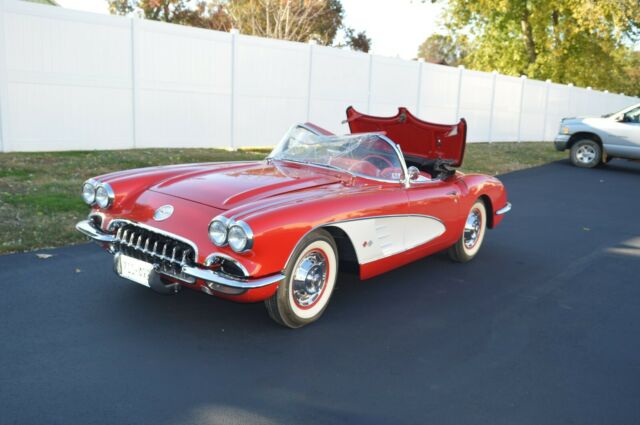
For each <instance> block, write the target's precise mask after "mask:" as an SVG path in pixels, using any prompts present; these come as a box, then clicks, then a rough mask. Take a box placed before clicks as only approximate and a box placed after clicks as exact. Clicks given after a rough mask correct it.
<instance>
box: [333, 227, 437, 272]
mask: <svg viewBox="0 0 640 425" xmlns="http://www.w3.org/2000/svg"><path fill="white" fill-rule="evenodd" d="M331 225H332V226H336V227H339V228H340V229H342V230H344V231H345V233H346V234H347V235H348V236H349V238H350V239H351V242H352V243H353V246H354V248H355V251H356V255H357V256H358V263H360V264H366V263H370V262H372V261H376V260H379V259H381V258H385V257H389V256H391V255H394V254H398V253H400V252H403V251H406V250H408V249H411V248H414V247H416V246H418V245H422V244H425V243H427V242H429V241H431V240H433V239H435V238H437V237H438V236H440V235H442V234H443V233H444V231H445V226H444V224H442V222H441V221H440V220H438V219H437V218H435V217H429V216H424V215H398V216H384V217H372V218H365V219H357V220H352V221H345V222H341V223H335V224H331Z"/></svg>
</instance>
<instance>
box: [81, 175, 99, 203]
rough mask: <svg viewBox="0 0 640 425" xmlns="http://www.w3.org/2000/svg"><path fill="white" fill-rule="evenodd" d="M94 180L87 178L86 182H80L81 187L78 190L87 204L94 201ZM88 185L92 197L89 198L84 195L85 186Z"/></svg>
mask: <svg viewBox="0 0 640 425" xmlns="http://www.w3.org/2000/svg"><path fill="white" fill-rule="evenodd" d="M96 183H97V182H96V181H95V180H93V179H89V180H87V181H86V182H84V183H82V189H81V190H80V196H81V197H82V200H83V201H84V203H85V204H87V205H94V204H95V203H96ZM86 187H89V188H90V192H92V197H91V199H90V200H89V199H87V198H86V197H85V196H84V195H85V188H86Z"/></svg>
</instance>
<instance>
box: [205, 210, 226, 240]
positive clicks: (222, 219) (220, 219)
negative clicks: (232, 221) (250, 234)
mask: <svg viewBox="0 0 640 425" xmlns="http://www.w3.org/2000/svg"><path fill="white" fill-rule="evenodd" d="M214 223H219V224H221V225H222V226H223V227H224V240H223V241H222V242H216V240H215V239H214V238H213V237H212V236H211V226H213V225H214ZM207 232H208V234H209V240H210V241H211V243H213V244H214V245H215V246H220V247H222V246H225V245H227V239H228V237H229V219H228V218H227V217H225V216H222V215H221V216H218V217H215V218H214V219H213V220H211V222H210V223H209V227H208V228H207Z"/></svg>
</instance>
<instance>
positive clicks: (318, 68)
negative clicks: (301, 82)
mask: <svg viewBox="0 0 640 425" xmlns="http://www.w3.org/2000/svg"><path fill="white" fill-rule="evenodd" d="M309 48H310V49H311V52H312V53H311V54H312V59H311V62H312V67H313V69H312V70H311V83H310V84H311V86H310V90H309V95H310V99H309V121H311V122H314V123H317V124H318V125H320V126H322V127H323V128H326V129H327V130H329V131H332V132H334V133H336V134H342V133H348V132H349V129H348V127H347V126H346V124H341V123H342V121H343V120H344V119H345V109H346V108H347V106H349V105H351V106H353V107H354V108H356V109H357V110H358V111H365V112H366V110H367V101H368V99H369V62H370V59H369V55H367V54H365V53H359V52H351V51H348V50H340V49H334V48H331V47H325V46H310V47H309Z"/></svg>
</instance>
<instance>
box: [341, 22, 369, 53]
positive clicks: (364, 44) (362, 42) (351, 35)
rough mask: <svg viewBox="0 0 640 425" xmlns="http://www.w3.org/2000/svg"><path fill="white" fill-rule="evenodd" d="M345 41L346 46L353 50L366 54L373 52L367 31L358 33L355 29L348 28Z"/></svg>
mask: <svg viewBox="0 0 640 425" xmlns="http://www.w3.org/2000/svg"><path fill="white" fill-rule="evenodd" d="M344 40H345V45H347V46H349V47H350V48H351V50H357V51H359V52H365V53H368V52H369V50H371V39H370V38H369V37H367V33H366V32H365V31H359V32H356V30H354V29H353V28H346V29H345V30H344Z"/></svg>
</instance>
